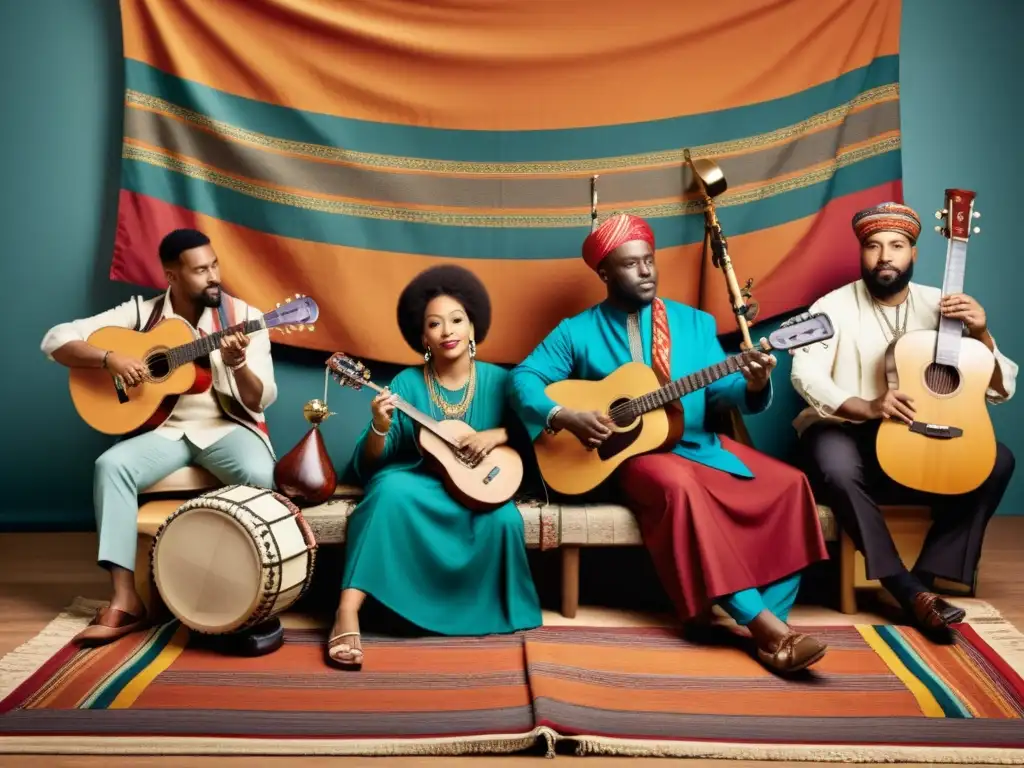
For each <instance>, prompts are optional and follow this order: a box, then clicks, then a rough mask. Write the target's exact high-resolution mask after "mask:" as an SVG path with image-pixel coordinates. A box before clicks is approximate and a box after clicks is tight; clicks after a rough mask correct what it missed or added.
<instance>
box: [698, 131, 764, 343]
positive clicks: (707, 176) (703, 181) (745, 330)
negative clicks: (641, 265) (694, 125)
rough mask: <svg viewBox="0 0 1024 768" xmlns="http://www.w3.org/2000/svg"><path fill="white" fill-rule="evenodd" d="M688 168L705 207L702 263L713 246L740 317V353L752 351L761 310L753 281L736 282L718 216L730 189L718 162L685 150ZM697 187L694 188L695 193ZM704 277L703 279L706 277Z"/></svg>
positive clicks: (714, 259)
mask: <svg viewBox="0 0 1024 768" xmlns="http://www.w3.org/2000/svg"><path fill="white" fill-rule="evenodd" d="M683 158H684V160H685V164H686V165H687V166H689V168H690V170H691V171H692V172H693V181H694V187H695V191H697V192H698V193H699V194H700V195H701V198H702V202H703V203H704V250H703V252H702V254H701V262H702V263H703V261H704V258H705V257H706V255H707V249H708V244H709V243H710V245H711V263H712V264H713V265H714V266H715V267H718V268H719V269H721V270H722V274H724V275H725V286H726V290H728V292H729V303H730V304H731V305H732V311H733V314H734V315H735V316H736V325H737V326H739V329H740V335H741V336H742V339H741V341H740V349H743V350H749V349H752V348H753V346H754V345H753V344H752V343H751V341H750V326H751V325H753V323H754V319H755V318H756V317H757V311H758V306H757V302H756V301H754V300H753V298H752V296H751V295H750V288H751V286H753V284H754V281H753V279H750V280H747V283H746V285H745V286H744V287H743V288H740V286H739V283H738V282H737V281H736V273H735V272H734V271H733V268H732V260H731V259H730V258H729V245H728V243H727V242H726V240H725V235H724V234H722V227H721V225H720V224H719V223H718V216H717V215H716V213H715V200H714V198H716V197H718V196H719V195H720V194H722V193H723V192H725V190H726V189H728V184H727V183H726V180H725V174H724V173H722V169H721V168H720V167H719V166H718V163H716V162H715V161H714V160H708V159H706V158H698V159H696V160H694V159H693V158H691V157H690V150H689V149H685V150H683ZM694 187H690V189H693V188H694ZM702 277H703V276H702ZM701 282H702V284H703V280H702V281H701Z"/></svg>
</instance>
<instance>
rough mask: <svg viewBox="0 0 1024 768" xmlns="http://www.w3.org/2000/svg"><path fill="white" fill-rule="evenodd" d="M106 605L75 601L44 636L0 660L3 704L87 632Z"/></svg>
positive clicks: (104, 602) (40, 635)
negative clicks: (23, 684) (79, 635)
mask: <svg viewBox="0 0 1024 768" xmlns="http://www.w3.org/2000/svg"><path fill="white" fill-rule="evenodd" d="M104 605H106V601H101V600H87V599H86V598H84V597H76V598H75V599H74V600H73V601H72V602H71V605H69V606H68V607H67V608H65V609H64V610H63V611H61V612H60V613H59V614H57V618H55V619H54V620H53V621H51V622H50V623H49V624H47V625H46V627H45V628H44V629H43V631H42V632H40V633H39V634H38V635H36V636H35V637H33V638H32V639H31V640H29V641H28V642H27V643H22V644H21V645H19V646H18V647H17V648H15V649H14V650H13V651H11V652H10V653H8V654H7V655H6V656H4V657H3V658H2V659H0V701H3V700H4V699H6V698H7V697H8V696H10V695H11V693H13V692H14V690H15V689H17V687H18V686H19V685H21V684H22V683H24V682H25V681H26V680H28V679H29V678H30V677H31V676H32V674H33V673H34V672H35V671H36V670H37V669H39V668H40V667H41V666H43V664H45V663H46V662H47V661H49V660H50V659H51V658H52V657H53V655H54V654H55V653H57V651H59V650H60V649H61V648H63V647H64V646H65V645H67V644H68V642H70V640H71V638H73V637H74V636H75V635H77V634H78V633H79V632H81V631H82V630H83V629H85V627H86V625H87V624H88V623H89V622H90V621H92V618H93V616H95V615H96V611H97V609H99V608H100V607H101V606H104Z"/></svg>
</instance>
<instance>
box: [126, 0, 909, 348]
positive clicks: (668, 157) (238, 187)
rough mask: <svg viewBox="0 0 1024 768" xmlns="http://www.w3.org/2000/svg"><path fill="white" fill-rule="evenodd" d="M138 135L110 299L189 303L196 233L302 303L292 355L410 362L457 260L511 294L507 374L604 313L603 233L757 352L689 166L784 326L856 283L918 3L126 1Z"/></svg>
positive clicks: (265, 287) (260, 289)
mask: <svg viewBox="0 0 1024 768" xmlns="http://www.w3.org/2000/svg"><path fill="white" fill-rule="evenodd" d="M121 9H122V18H123V21H122V24H123V31H124V65H125V113H124V114H125V119H124V144H123V153H122V181H121V192H120V205H119V217H118V231H117V241H116V245H115V252H114V257H113V263H112V266H111V271H110V274H111V277H112V278H113V279H116V280H122V281H127V282H131V283H135V284H139V285H143V286H149V287H152V288H162V287H164V285H165V284H164V281H163V276H162V274H161V270H160V267H159V262H158V259H157V257H156V246H157V243H158V242H159V239H160V237H161V236H162V235H163V234H164V233H166V232H167V231H168V230H169V229H171V228H173V227H176V226H195V227H198V228H200V229H202V230H204V231H206V232H207V233H208V234H209V235H210V236H211V238H212V239H213V243H214V246H215V248H216V249H217V252H218V255H219V256H220V259H221V263H222V272H223V279H224V283H225V287H226V288H227V289H228V290H229V291H230V292H231V293H233V294H235V295H237V296H239V297H240V298H242V299H244V300H245V301H247V302H249V303H251V304H253V305H255V306H257V307H260V308H262V309H264V310H266V309H268V308H270V307H272V306H273V305H274V304H275V303H276V302H277V301H280V300H282V299H283V298H284V297H286V296H289V295H292V294H295V293H305V294H309V295H311V296H313V297H315V298H316V299H317V301H318V302H319V303H320V305H321V309H322V315H321V320H320V323H319V324H318V326H317V329H316V331H315V333H313V334H308V333H301V334H299V333H293V334H291V335H288V336H283V337H281V336H278V338H279V339H280V340H282V341H284V342H285V343H289V344H294V345H298V346H304V347H309V348H314V349H320V350H335V349H340V350H344V351H347V352H349V353H351V354H355V355H358V356H364V357H370V358H372V359H376V360H383V361H388V362H397V363H405V362H413V361H414V360H415V359H416V356H415V354H414V353H413V352H412V351H411V350H409V349H408V348H407V347H406V346H405V344H404V342H403V341H402V339H401V336H400V334H399V332H398V328H397V327H396V322H395V303H396V300H397V297H398V294H399V292H400V291H401V289H402V288H403V286H404V285H405V284H406V282H407V281H408V280H409V279H410V278H411V277H412V276H413V275H414V274H416V273H417V272H419V271H420V270H422V269H424V268H426V267H429V266H431V265H434V264H437V263H441V262H457V263H460V264H462V265H464V266H467V267H469V268H470V269H472V270H473V271H474V272H475V273H476V274H477V275H479V276H480V277H481V278H482V279H483V280H484V281H485V283H486V284H487V286H488V288H489V290H490V292H491V297H492V301H493V304H494V325H493V329H492V331H491V335H490V337H489V338H488V340H487V342H486V344H483V345H481V349H480V353H481V357H482V358H483V359H487V360H490V361H494V362H503V363H509V362H517V361H518V360H520V359H522V357H523V356H524V355H525V354H526V353H528V352H529V350H530V349H531V348H532V347H533V345H534V344H536V343H537V342H538V341H539V340H540V339H541V338H542V337H543V336H544V334H546V333H547V332H548V331H549V330H550V329H551V328H552V327H553V326H554V325H555V324H556V323H557V322H558V320H559V319H561V318H562V317H565V316H568V315H571V314H573V313H576V312H578V311H579V310H581V309H583V308H585V307H586V306H588V305H590V304H592V303H594V302H595V301H597V300H599V299H600V298H601V295H602V284H601V283H600V281H598V280H596V279H595V278H594V276H593V275H592V274H591V273H590V272H589V271H588V270H587V268H586V267H585V266H584V265H583V263H582V261H581V259H580V246H581V243H582V241H583V238H584V237H585V236H586V234H587V233H588V231H589V222H590V181H589V178H590V176H591V175H592V174H594V173H599V174H600V175H601V177H600V180H599V197H600V210H601V214H602V215H607V214H609V213H611V212H613V211H621V210H625V211H630V212H633V213H636V214H638V215H642V216H645V217H647V218H648V219H649V220H650V221H651V224H652V226H653V228H654V231H655V234H656V237H657V242H658V247H659V264H660V267H661V270H662V285H661V293H662V295H663V296H666V297H668V298H673V299H677V300H680V301H684V302H688V303H691V304H695V305H698V306H700V307H702V308H704V309H706V310H708V311H710V312H713V313H714V314H715V315H716V316H717V317H718V320H719V329H720V331H722V332H723V333H725V332H729V331H733V330H735V323H734V320H733V318H732V316H731V314H730V313H729V308H728V304H727V297H726V290H725V284H724V280H723V278H722V275H721V274H720V273H719V272H718V270H715V269H713V268H711V267H710V266H706V265H702V259H701V242H702V239H703V217H702V216H701V215H700V205H699V203H697V202H696V201H694V200H693V199H689V198H688V197H687V195H686V194H685V192H684V188H685V181H684V172H683V165H682V154H683V150H684V149H685V148H690V149H691V152H692V154H693V155H694V156H695V157H714V158H716V159H717V160H718V161H719V163H720V165H721V166H722V168H723V170H724V172H725V174H726V177H727V179H728V182H729V190H728V191H727V192H726V193H725V194H724V195H723V196H722V197H720V198H719V200H718V204H719V205H718V210H719V218H720V220H721V223H722V226H723V229H724V231H725V234H726V235H727V237H728V238H729V242H730V251H731V254H732V257H733V262H734V265H735V268H736V272H737V276H738V278H739V280H740V282H741V283H742V282H744V281H745V280H746V279H747V278H753V279H754V281H755V283H754V296H755V298H756V299H757V300H758V301H759V302H760V304H761V308H762V315H761V317H762V319H767V318H769V317H772V316H777V315H779V314H782V313H785V312H789V311H791V310H793V309H796V308H798V307H802V306H805V305H807V304H808V303H810V302H811V301H813V300H814V299H815V298H817V297H818V296H820V295H821V294H823V293H825V292H827V291H828V290H831V289H833V288H835V287H838V286H839V285H841V284H843V283H845V282H848V281H849V280H852V279H855V278H856V277H857V275H858V268H857V255H856V253H857V252H856V243H855V241H854V239H853V235H852V233H851V231H850V227H849V221H850V217H851V215H852V214H853V212H854V211H856V210H857V209H859V208H861V207H863V206H866V205H870V204H874V203H876V202H879V201H882V200H901V199H902V187H901V163H900V130H899V127H900V124H899V33H900V2H899V0H842V1H841V2H829V3H825V2H821V0H785V1H784V2H779V0H716V2H709V3H681V2H679V0H633V2H630V3H628V4H625V5H624V4H623V3H621V2H619V0H547V1H546V2H536V0H502V2H480V3H466V2H463V0H432V2H430V3H406V4H401V3H395V2H392V0H351V1H350V2H344V3H324V2H320V1H319V0H218V1H217V2H209V1H208V0H176V2H173V3H169V2H166V1H165V0H121Z"/></svg>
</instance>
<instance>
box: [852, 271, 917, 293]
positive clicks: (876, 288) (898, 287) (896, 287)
mask: <svg viewBox="0 0 1024 768" xmlns="http://www.w3.org/2000/svg"><path fill="white" fill-rule="evenodd" d="M860 276H861V279H862V280H863V281H864V285H865V286H867V289H868V293H870V294H871V295H872V296H874V297H875V298H876V299H888V298H889V297H890V296H895V295H896V294H897V293H899V292H900V291H902V290H903V289H904V288H906V287H907V286H908V285H909V284H910V279H911V278H912V277H913V276H914V262H910V264H909V265H908V266H907V268H906V269H905V270H904V271H902V272H900V273H899V274H897V275H896V277H894V278H892V279H889V280H883V279H881V278H879V271H878V267H877V266H876V267H875V269H873V270H870V269H867V268H866V267H865V266H864V265H863V264H861V266H860Z"/></svg>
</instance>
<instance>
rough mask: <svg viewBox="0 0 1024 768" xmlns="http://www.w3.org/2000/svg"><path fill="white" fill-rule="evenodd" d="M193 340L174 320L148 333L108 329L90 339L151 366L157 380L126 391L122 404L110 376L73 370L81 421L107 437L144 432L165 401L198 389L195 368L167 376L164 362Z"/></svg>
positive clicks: (98, 371)
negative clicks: (170, 351)
mask: <svg viewBox="0 0 1024 768" xmlns="http://www.w3.org/2000/svg"><path fill="white" fill-rule="evenodd" d="M194 338H195V337H194V336H193V333H192V329H191V327H190V326H189V324H188V323H186V322H185V321H184V320H181V319H179V318H175V317H170V318H167V319H165V320H162V321H160V322H159V323H157V324H156V325H155V326H153V328H151V329H150V330H149V331H148V332H146V333H143V332H142V331H134V330H131V329H130V328H118V327H107V328H100V329H99V330H98V331H96V332H95V333H93V334H91V335H90V336H89V338H88V339H87V341H88V342H89V343H90V344H92V345H94V346H97V347H100V348H101V349H110V350H114V351H116V352H117V353H118V354H121V355H127V356H129V357H134V358H136V359H138V360H141V361H143V362H148V363H149V368H150V372H151V374H152V375H153V379H152V380H151V381H145V382H143V383H142V384H140V385H139V386H137V387H125V389H124V393H123V396H124V401H123V402H122V400H121V399H119V397H118V390H117V388H116V387H115V385H114V377H113V375H112V374H111V373H110V371H108V370H106V369H104V368H71V369H70V372H69V384H70V388H71V400H72V402H73V403H74V405H75V408H76V409H77V411H78V413H79V415H80V416H81V417H82V419H83V420H85V422H86V423H87V424H88V425H89V426H90V427H92V428H93V429H95V430H97V431H99V432H103V433H105V434H108V435H123V434H126V433H128V432H132V431H133V430H136V429H138V428H139V427H141V426H142V425H143V424H145V423H146V421H148V420H149V418H150V417H151V416H152V415H153V414H154V413H156V410H157V408H159V407H160V403H161V401H162V400H163V399H164V398H165V397H167V396H168V395H180V394H184V393H185V392H188V390H189V389H191V387H192V386H193V385H194V384H195V380H196V370H195V365H194V364H193V363H186V364H185V365H181V366H178V367H177V368H174V369H173V370H169V366H168V365H167V364H166V357H165V353H166V351H167V350H169V349H172V348H174V347H178V346H181V345H183V344H188V343H189V342H191V341H192V340H193V339H194Z"/></svg>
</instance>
